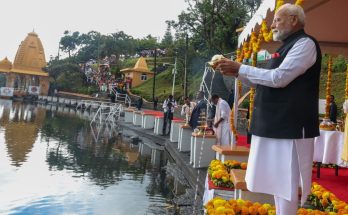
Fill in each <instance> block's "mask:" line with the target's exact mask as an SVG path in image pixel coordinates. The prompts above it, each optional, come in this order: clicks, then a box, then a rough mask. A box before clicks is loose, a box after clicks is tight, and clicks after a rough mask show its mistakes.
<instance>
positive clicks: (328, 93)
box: [325, 56, 332, 119]
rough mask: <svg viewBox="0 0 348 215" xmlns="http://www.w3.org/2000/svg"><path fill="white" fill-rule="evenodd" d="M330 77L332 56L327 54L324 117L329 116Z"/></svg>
mask: <svg viewBox="0 0 348 215" xmlns="http://www.w3.org/2000/svg"><path fill="white" fill-rule="evenodd" d="M331 78H332V57H331V56H329V61H328V64H327V81H326V106H325V118H326V119H328V118H329V117H330V95H331Z"/></svg>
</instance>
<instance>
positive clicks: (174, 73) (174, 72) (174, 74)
mask: <svg viewBox="0 0 348 215" xmlns="http://www.w3.org/2000/svg"><path fill="white" fill-rule="evenodd" d="M175 76H176V57H175V62H174V69H173V87H172V95H173V97H174V88H175Z"/></svg>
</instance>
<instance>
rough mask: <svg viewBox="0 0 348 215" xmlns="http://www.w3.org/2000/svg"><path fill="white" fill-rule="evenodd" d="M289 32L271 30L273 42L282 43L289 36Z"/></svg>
mask: <svg viewBox="0 0 348 215" xmlns="http://www.w3.org/2000/svg"><path fill="white" fill-rule="evenodd" d="M290 32H291V30H283V31H279V30H273V41H283V40H285V39H286V38H287V37H288V36H289V35H290Z"/></svg>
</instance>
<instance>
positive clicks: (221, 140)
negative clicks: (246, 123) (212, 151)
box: [211, 94, 231, 145]
mask: <svg viewBox="0 0 348 215" xmlns="http://www.w3.org/2000/svg"><path fill="white" fill-rule="evenodd" d="M211 101H212V102H213V103H214V105H216V112H215V118H214V131H215V135H216V142H217V143H218V144H220V145H229V144H230V143H231V129H230V112H231V109H230V106H229V104H228V103H227V102H226V101H225V100H223V99H222V98H219V96H218V95H216V94H215V95H213V96H212V97H211Z"/></svg>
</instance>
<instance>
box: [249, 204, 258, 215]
mask: <svg viewBox="0 0 348 215" xmlns="http://www.w3.org/2000/svg"><path fill="white" fill-rule="evenodd" d="M249 213H250V215H257V213H258V211H257V206H251V207H249Z"/></svg>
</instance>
